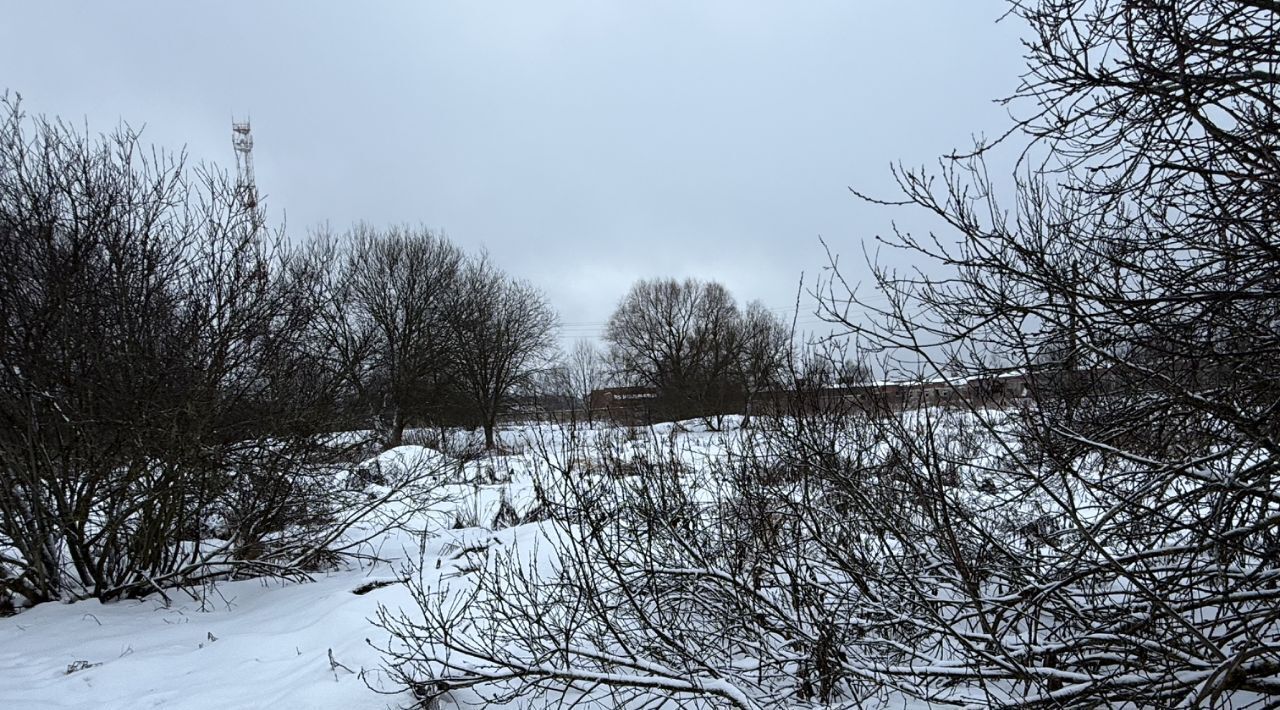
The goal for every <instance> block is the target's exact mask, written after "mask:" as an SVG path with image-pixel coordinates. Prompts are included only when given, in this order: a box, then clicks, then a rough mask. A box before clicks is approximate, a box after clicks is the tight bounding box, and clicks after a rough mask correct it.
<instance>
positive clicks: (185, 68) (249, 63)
mask: <svg viewBox="0 0 1280 710" xmlns="http://www.w3.org/2000/svg"><path fill="white" fill-rule="evenodd" d="M0 5H2V6H3V13H0V88H8V89H10V90H14V91H17V92H19V93H21V94H22V96H23V98H24V106H25V108H26V109H27V111H28V112H33V113H45V114H56V115H60V116H62V117H64V118H70V119H74V120H76V121H77V122H80V121H85V120H87V121H88V124H89V127H90V129H91V130H95V131H105V130H108V129H110V128H111V127H112V126H114V125H115V124H116V123H117V122H118V121H120V120H124V121H127V122H129V123H130V124H132V125H134V126H135V127H136V126H140V125H145V127H146V128H145V132H144V134H143V135H144V137H145V138H146V139H147V140H148V141H150V142H153V143H156V144H160V145H164V146H166V147H181V146H184V145H185V146H186V147H187V150H188V153H189V154H190V156H191V157H192V158H193V159H196V160H201V161H211V162H218V163H221V164H223V165H225V166H227V167H228V168H231V167H234V155H233V153H232V149H231V142H230V135H231V134H230V124H231V119H232V116H233V115H235V116H236V117H241V118H242V117H251V118H252V125H253V134H254V137H255V141H256V146H255V148H254V160H255V164H256V168H257V180H258V186H259V190H260V191H261V192H262V193H263V194H265V195H266V196H267V204H268V207H269V208H270V211H271V216H272V218H274V219H277V220H278V219H283V218H285V217H287V223H288V230H289V232H290V234H291V235H292V236H293V237H294V238H302V237H303V236H305V234H306V233H307V231H308V230H309V229H311V228H312V227H314V226H316V225H318V224H322V223H324V222H326V221H327V222H328V223H329V224H330V225H332V226H333V227H335V228H337V229H342V228H345V227H346V226H347V225H349V224H350V223H352V222H353V221H357V220H366V221H369V222H372V223H374V224H391V223H411V224H424V225H427V226H429V227H433V228H439V229H442V230H444V231H446V232H447V233H448V234H449V235H450V237H451V238H452V239H453V240H454V241H456V242H457V243H459V244H460V245H462V246H464V247H466V248H468V249H476V248H486V249H488V250H489V252H490V253H491V254H492V255H493V256H494V258H495V260H496V261H497V262H498V263H499V264H500V265H502V266H503V267H505V268H506V269H507V270H508V271H510V272H511V273H513V274H515V275H517V276H519V277H522V278H527V279H529V280H530V281H532V282H534V283H535V284H537V285H539V286H540V287H541V288H542V289H543V290H544V291H545V292H546V294H547V296H548V298H549V300H550V301H551V303H552V305H553V306H554V307H555V308H556V309H557V310H558V311H559V312H560V314H561V317H562V320H563V322H564V323H565V328H564V335H565V337H566V338H570V337H574V336H578V335H583V336H597V335H598V334H599V333H600V332H601V330H602V327H603V322H604V321H605V320H606V319H607V318H608V316H609V314H610V313H611V312H612V310H613V307H614V306H615V305H616V304H617V302H618V300H619V299H620V298H621V297H622V295H623V294H624V293H625V291H626V289H627V287H628V286H629V285H630V284H631V283H632V282H633V281H634V280H636V279H638V278H642V277H653V276H677V277H684V276H697V277H700V278H704V279H716V280H719V281H722V282H724V283H725V284H726V285H727V286H728V287H729V288H730V290H731V291H732V292H733V293H734V295H735V296H737V298H738V299H739V301H740V302H745V301H747V300H751V299H760V300H762V301H764V302H765V303H766V304H767V305H769V306H771V307H775V308H778V309H779V310H782V309H784V308H786V307H787V306H789V305H790V304H791V303H792V302H793V301H794V298H795V292H796V285H797V281H798V279H799V277H800V274H801V272H802V271H803V272H806V273H808V274H809V279H810V280H812V276H813V275H814V274H815V273H816V272H817V271H818V270H819V269H820V268H821V267H822V265H823V264H824V263H825V260H824V256H823V251H822V248H821V246H820V244H819V242H818V239H819V237H820V236H821V237H824V238H825V239H826V240H827V241H828V242H829V243H830V244H831V245H832V246H833V248H835V249H836V250H838V251H840V252H841V253H843V254H844V255H845V265H846V269H847V271H848V272H849V273H847V274H846V276H848V277H850V278H851V279H852V280H854V281H856V280H858V279H859V278H860V277H861V275H862V272H863V267H862V265H861V261H860V259H861V246H860V245H861V244H862V242H863V241H864V240H869V239H871V238H872V237H874V236H875V235H876V234H878V233H883V232H885V231H886V230H887V229H888V228H889V225H890V221H891V220H893V219H895V218H896V219H899V220H901V219H902V218H903V217H904V215H902V214H900V213H899V214H895V213H891V212H886V211H885V210H884V209H883V208H875V207H872V206H869V205H866V204H863V203H861V202H859V201H858V200H857V199H855V198H854V197H853V196H852V195H850V194H849V192H848V190H847V186H849V185H854V186H858V187H860V188H865V189H867V190H871V191H873V192H879V193H881V194H891V193H890V192H889V190H890V187H891V184H890V183H889V182H888V165H889V163H890V162H891V161H894V160H901V161H903V162H905V163H907V164H910V165H921V164H925V163H930V162H932V161H933V160H934V159H935V157H936V156H938V155H940V154H943V153H946V152H948V151H950V150H951V149H953V148H957V147H965V146H968V145H970V143H971V136H973V135H975V134H983V133H985V134H987V135H992V134H996V133H999V132H1000V130H1001V129H1002V128H1004V127H1005V126H1006V125H1007V118H1006V114H1005V111H1004V109H1002V108H1001V107H999V106H997V105H995V104H994V103H993V99H996V98H998V97H1000V96H1004V95H1006V94H1008V93H1009V92H1010V91H1012V90H1013V89H1014V88H1015V86H1016V82H1017V76H1018V74H1019V73H1020V70H1021V67H1022V62H1021V59H1020V55H1021V53H1020V50H1019V46H1018V43H1017V37H1018V33H1019V31H1020V30H1021V28H1020V27H1019V26H1018V25H1017V23H1016V21H1015V20H1006V21H1003V22H1001V23H999V24H997V23H996V19H997V18H998V17H999V16H1000V15H1001V13H1002V12H1003V11H1004V10H1005V9H1006V6H1005V4H1004V3H1003V2H1000V1H999V0H964V1H963V2H961V1H957V0H929V1H926V0H896V1H893V0H881V1H880V2H851V1H848V0H846V1H844V2H815V1H808V0H807V1H805V2H781V1H779V2H768V3H765V2H747V1H738V2H727V1H726V2H693V1H691V0H686V1H683V2H639V1H638V0H636V1H632V2H602V1H601V2H586V1H583V2H510V3H499V2H461V1H459V2H450V3H443V2H402V3H391V2H383V3H372V2H369V3H366V2H361V3H341V4H339V3H320V2H301V1H299V2H287V3H286V2H270V3H250V2H225V1H223V2H171V1H169V2H160V1H159V0H156V1H153V2H75V3H72V2H59V1H55V0H39V1H30V0H29V1H27V2H17V1H7V0H6V1H5V2H0ZM812 320H813V319H812V318H807V317H803V316H802V318H801V324H802V325H805V324H808V323H810V322H812Z"/></svg>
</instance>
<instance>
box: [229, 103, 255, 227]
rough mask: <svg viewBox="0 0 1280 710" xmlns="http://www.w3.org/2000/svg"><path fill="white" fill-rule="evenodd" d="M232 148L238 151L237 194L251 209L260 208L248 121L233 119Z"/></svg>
mask: <svg viewBox="0 0 1280 710" xmlns="http://www.w3.org/2000/svg"><path fill="white" fill-rule="evenodd" d="M231 146H232V147H233V148H235V149H236V192H237V193H238V194H239V195H240V199H242V200H244V204H245V206H246V207H248V208H249V209H251V210H253V209H257V207H258V185H257V183H256V182H254V179H253V136H252V135H250V133H249V122H248V121H236V120H235V119H234V118H233V119H231Z"/></svg>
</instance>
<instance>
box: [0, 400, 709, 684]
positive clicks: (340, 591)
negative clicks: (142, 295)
mask: <svg viewBox="0 0 1280 710" xmlns="http://www.w3.org/2000/svg"><path fill="white" fill-rule="evenodd" d="M670 426H671V425H665V428H664V426H659V427H656V428H654V429H653V430H646V431H645V435H646V436H648V437H652V438H658V437H670V436H671V431H670ZM598 431H599V433H600V434H601V435H609V436H615V438H617V439H618V440H619V441H621V440H622V439H621V438H620V437H616V435H617V432H616V431H614V432H610V431H608V430H598ZM503 434H504V443H505V445H506V446H507V447H508V448H509V449H511V450H515V451H517V452H520V453H515V454H512V455H507V456H495V457H490V458H481V459H478V460H473V461H470V462H468V463H466V464H463V463H462V462H460V461H456V460H455V461H450V460H449V458H448V457H447V456H445V455H443V454H441V453H440V452H438V451H436V450H434V449H430V448H425V447H421V446H414V445H406V446H403V447H398V448H396V449H392V450H390V451H388V452H384V453H383V454H381V455H379V456H378V457H376V459H372V460H370V461H367V462H365V464H363V465H362V466H360V467H358V468H364V469H369V468H371V467H374V468H377V469H378V470H380V471H381V472H382V473H384V474H387V476H388V478H394V476H395V473H396V472H397V471H400V470H403V469H405V468H406V467H413V466H418V465H421V466H429V467H432V468H434V469H440V470H442V471H443V474H442V477H441V479H440V481H439V484H438V485H436V486H434V487H433V489H432V503H431V504H430V506H428V509H427V510H425V511H424V512H423V513H422V514H420V515H418V516H415V519H414V520H412V521H411V522H410V523H409V524H408V525H406V526H405V527H404V528H402V529H398V530H393V531H389V532H385V533H383V534H381V535H379V536H378V537H377V538H375V539H374V540H371V541H370V546H369V551H370V552H376V553H377V556H378V557H379V558H381V559H382V560H384V561H383V562H379V563H367V564H364V565H350V566H347V567H346V568H344V569H340V570H335V571H329V572H326V573H321V574H317V575H316V576H315V579H314V581H311V582H303V583H292V582H284V581H279V580H242V581H233V582H219V583H217V584H216V585H211V586H209V587H207V588H205V589H202V590H193V592H196V593H194V594H192V593H185V592H183V591H181V590H170V591H169V592H168V599H167V600H166V599H165V598H163V597H161V596H160V595H159V594H153V595H151V596H148V597H146V598H143V599H140V600H129V601H120V602H113V603H108V604H102V603H100V602H98V601H94V600H89V601H80V602H76V603H72V604H57V603H47V604H42V605H38V606H36V607H34V608H31V609H28V610H26V611H24V612H22V613H19V614H17V615H16V616H11V617H8V618H0V708H95V709H101V708H142V707H166V708H248V707H271V708H386V707H406V706H411V705H413V704H414V702H415V699H414V698H413V697H412V696H411V695H410V694H408V693H404V692H400V693H392V694H386V693H385V692H384V693H379V692H377V690H376V689H384V688H390V685H389V684H388V683H387V678H386V677H385V676H384V675H383V674H382V672H381V662H382V657H381V656H380V654H379V652H378V650H377V648H375V645H378V644H383V643H385V641H386V633H385V632H384V631H382V630H380V629H378V628H377V627H375V626H374V625H373V624H372V623H371V620H372V619H373V618H374V617H375V615H376V612H377V610H378V607H379V605H380V604H381V605H385V606H386V607H388V608H389V609H390V610H392V611H395V610H398V609H401V608H403V609H413V608H414V604H413V601H412V598H411V596H410V594H409V590H408V589H407V587H406V586H405V585H404V584H403V583H401V580H402V579H403V577H404V576H405V575H406V574H407V571H406V570H407V568H408V566H409V565H412V567H414V568H418V569H421V570H422V574H423V581H424V582H425V583H427V584H429V585H433V586H435V587H436V588H438V589H449V590H454V591H456V592H457V593H462V592H463V591H465V590H466V588H467V580H466V576H465V574H463V573H462V571H461V570H460V568H465V566H466V565H468V564H472V563H473V562H472V561H471V560H468V558H467V556H466V555H465V554H463V553H462V552H461V551H462V550H465V549H467V548H474V547H477V546H488V547H490V548H494V547H502V548H506V549H508V550H519V549H521V547H522V546H523V545H530V546H531V545H532V542H531V541H532V540H534V539H536V538H537V537H538V533H539V525H538V524H537V523H532V524H526V525H519V526H515V527H509V528H505V529H503V528H502V527H501V525H500V523H499V524H495V518H496V517H497V516H498V515H499V514H500V511H501V509H502V508H503V505H504V501H505V502H506V503H507V505H508V507H510V508H512V509H514V510H516V511H517V512H518V513H523V512H525V511H526V510H527V509H528V508H529V507H530V506H531V505H532V504H533V501H534V496H533V486H532V476H531V474H530V468H531V466H532V465H534V462H535V460H536V459H537V457H539V456H543V455H546V454H547V447H548V446H549V447H551V448H553V449H554V448H556V447H557V446H558V445H559V441H558V440H557V436H559V432H557V431H556V430H554V429H551V428H546V427H542V428H538V427H528V428H523V429H515V430H509V431H506V432H503ZM680 436H681V437H682V438H687V439H688V443H689V446H687V447H685V449H684V450H685V451H686V452H690V453H689V455H690V456H693V457H701V456H704V455H713V454H714V452H715V451H716V450H717V449H719V447H720V443H719V441H720V439H721V435H719V434H712V433H707V432H692V433H682V434H680ZM539 442H540V443H541V445H542V446H541V448H540V447H539V445H538V443H539ZM690 463H694V462H693V461H692V460H691V461H690ZM374 488H375V489H376V488H377V487H376V486H375V487H374ZM375 492H376V490H375ZM459 524H462V525H470V527H458V525H459ZM447 706H448V703H441V707H447Z"/></svg>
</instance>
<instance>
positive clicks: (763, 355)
mask: <svg viewBox="0 0 1280 710" xmlns="http://www.w3.org/2000/svg"><path fill="white" fill-rule="evenodd" d="M739 328H741V330H742V335H741V337H740V342H741V344H742V351H741V353H740V354H739V355H738V364H737V369H738V372H737V377H738V379H739V380H740V381H741V383H742V384H741V386H742V392H743V398H744V400H745V405H746V406H745V414H746V415H747V418H746V419H744V420H743V423H744V425H745V424H746V423H747V422H748V421H750V415H751V408H752V404H753V402H754V401H755V400H756V398H757V397H758V396H759V395H760V394H761V393H763V392H766V391H768V390H770V389H773V388H777V387H781V386H782V385H783V384H785V383H784V382H783V379H784V376H785V375H786V373H788V372H790V371H791V370H792V369H793V367H794V363H793V361H792V360H793V348H792V333H791V330H790V328H788V327H787V325H786V324H785V323H783V321H782V319H781V318H779V317H778V316H777V315H776V314H775V313H773V312H772V311H770V310H769V309H767V308H765V306H764V304H762V303H760V302H759V301H752V302H751V303H748V304H747V308H746V310H745V311H743V314H742V319H741V322H740V325H739Z"/></svg>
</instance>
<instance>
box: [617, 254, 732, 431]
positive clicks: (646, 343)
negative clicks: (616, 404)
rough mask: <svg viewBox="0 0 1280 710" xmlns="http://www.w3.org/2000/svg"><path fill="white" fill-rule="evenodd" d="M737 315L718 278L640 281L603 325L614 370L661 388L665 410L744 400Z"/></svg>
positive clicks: (716, 410)
mask: <svg viewBox="0 0 1280 710" xmlns="http://www.w3.org/2000/svg"><path fill="white" fill-rule="evenodd" d="M740 321H741V314H740V313H739V311H738V308H737V305H736V304H735V303H734V301H733V297H732V296H731V295H730V294H729V292H728V290H727V289H725V287H724V286H723V285H721V284H718V283H714V282H712V283H704V282H701V281H696V280H693V279H687V280H685V281H683V282H681V281H676V280H674V279H667V280H654V281H639V282H637V283H635V284H634V285H633V286H632V287H631V290H630V291H629V292H628V293H627V295H626V296H625V297H624V298H623V300H622V302H621V303H620V304H619V305H618V308H617V310H616V311H614V313H613V315H612V316H611V317H610V318H609V323H608V326H607V329H606V332H605V340H606V341H608V343H609V346H610V349H609V360H610V363H611V367H612V369H613V370H614V371H615V373H616V376H617V377H619V378H620V379H622V380H624V381H628V382H631V383H634V384H639V385H645V386H649V387H653V388H655V389H657V390H658V391H659V395H660V397H661V407H662V408H663V409H664V410H665V414H666V415H667V416H671V417H674V418H682V417H689V416H699V415H702V416H705V415H710V414H723V413H724V412H725V411H727V410H730V409H733V408H736V406H737V404H738V403H739V401H740V399H741V393H740V383H739V381H738V380H737V379H736V378H735V374H737V373H738V372H739V365H740V363H741V353H742V328H741V323H740Z"/></svg>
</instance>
